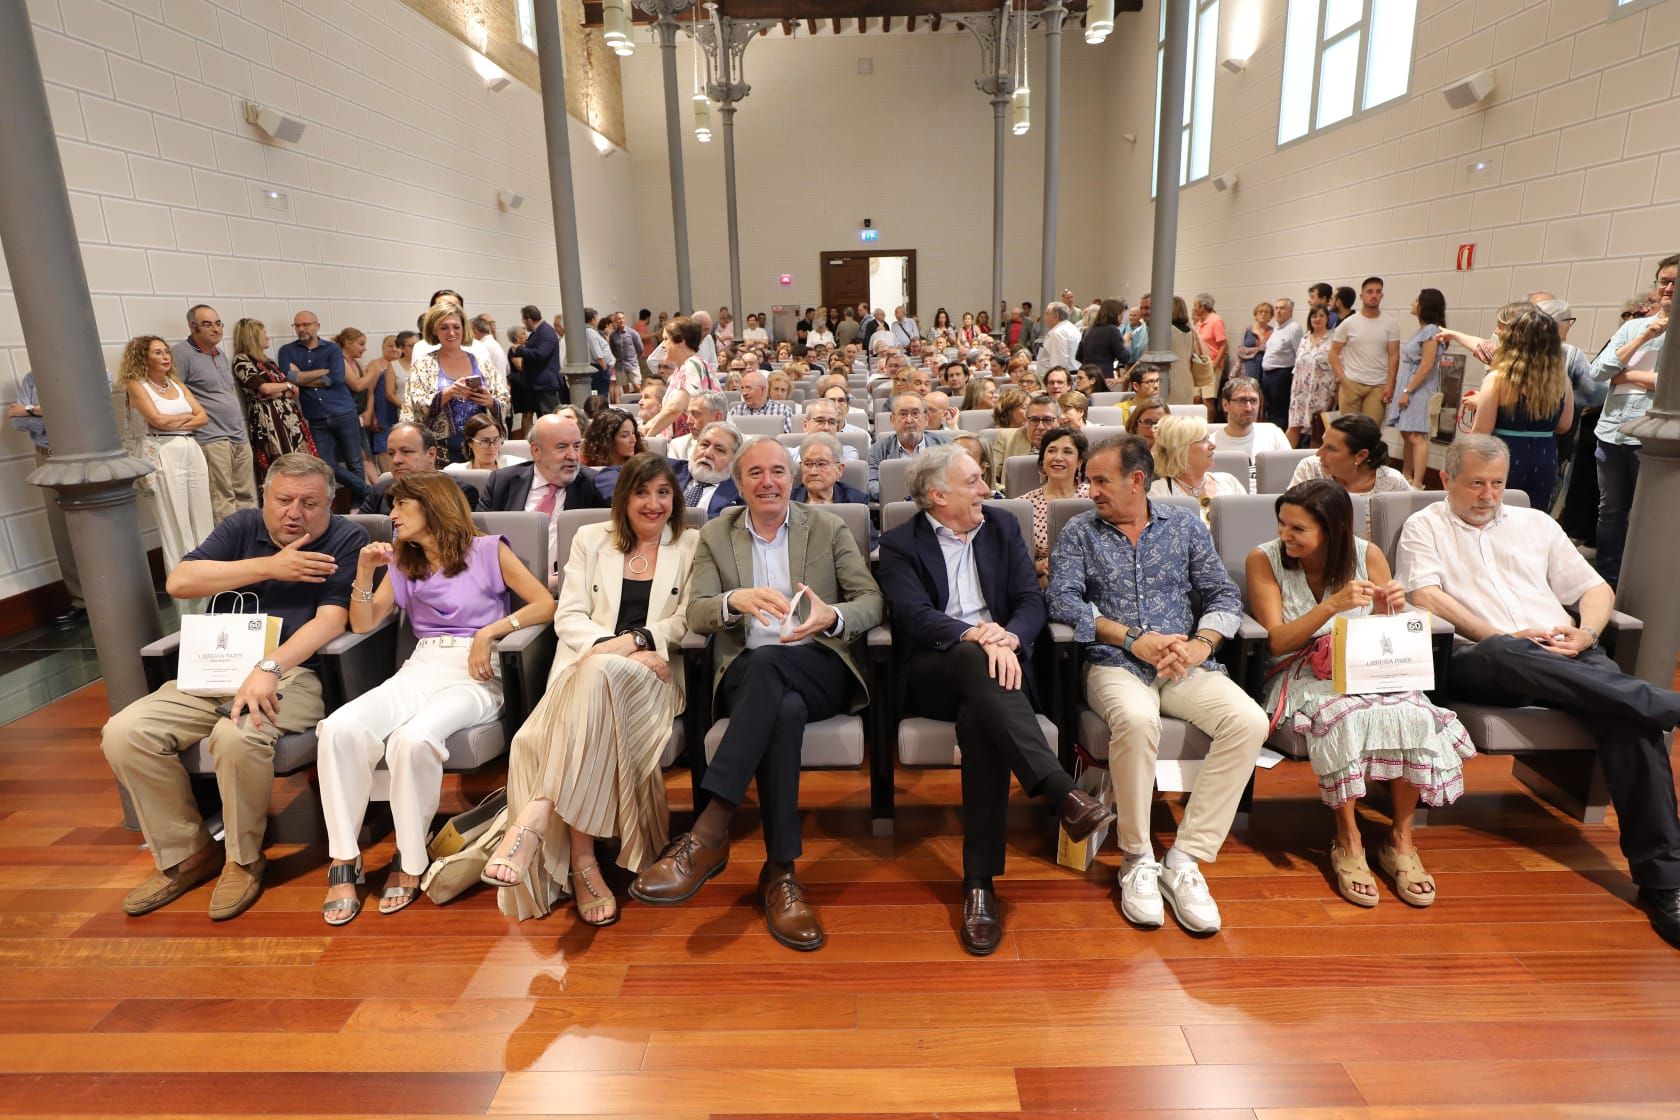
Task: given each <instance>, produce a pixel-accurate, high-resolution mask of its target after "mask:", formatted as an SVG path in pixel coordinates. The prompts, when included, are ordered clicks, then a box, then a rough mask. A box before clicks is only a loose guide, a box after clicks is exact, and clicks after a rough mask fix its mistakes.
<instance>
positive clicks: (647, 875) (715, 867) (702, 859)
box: [630, 832, 729, 906]
mask: <svg viewBox="0 0 1680 1120" xmlns="http://www.w3.org/2000/svg"><path fill="white" fill-rule="evenodd" d="M728 866H729V841H728V840H725V841H724V842H723V843H721V844H719V845H718V846H717V847H715V848H708V847H706V845H704V844H702V843H701V842H700V838H699V837H697V836H695V835H694V833H692V832H685V833H683V834H682V835H681V836H678V837H677V838H676V839H674V840H672V841H671V842H670V843H669V844H667V845H665V850H664V851H663V852H660V853H659V858H658V859H656V860H654V861H653V862H652V863H650V864H648V865H647V866H646V867H644V868H643V869H642V873H641V874H640V875H638V876H636V881H635V882H633V883H631V884H630V897H631V898H633V899H635V900H636V901H637V902H645V903H647V904H648V905H650V906H669V905H671V904H672V903H674V902H687V901H688V900H689V899H691V898H693V897H694V892H696V891H698V890H699V889H700V888H701V887H702V886H704V885H705V882H706V880H707V879H710V878H711V877H712V876H714V875H716V874H717V873H718V872H720V871H722V870H723V869H724V868H726V867H728Z"/></svg>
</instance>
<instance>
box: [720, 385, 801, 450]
mask: <svg viewBox="0 0 1680 1120" xmlns="http://www.w3.org/2000/svg"><path fill="white" fill-rule="evenodd" d="M729 415H731V416H779V417H781V420H782V433H783V434H784V435H785V434H787V433H788V432H791V431H793V417H794V411H793V402H792V401H773V400H771V399H770V378H769V377H768V376H767V375H766V374H765V373H764V372H763V371H761V370H752V371H750V372H749V373H747V374H746V375H745V376H743V377H742V378H741V400H740V402H739V403H738V404H735V405H732V406H731V407H730V409H729Z"/></svg>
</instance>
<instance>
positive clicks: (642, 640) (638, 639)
mask: <svg viewBox="0 0 1680 1120" xmlns="http://www.w3.org/2000/svg"><path fill="white" fill-rule="evenodd" d="M630 637H631V638H632V639H633V640H634V641H635V643H636V648H637V649H638V650H644V649H646V648H648V640H647V635H646V634H644V633H642V632H641V631H640V630H632V631H630Z"/></svg>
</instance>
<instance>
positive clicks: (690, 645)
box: [677, 630, 712, 654]
mask: <svg viewBox="0 0 1680 1120" xmlns="http://www.w3.org/2000/svg"><path fill="white" fill-rule="evenodd" d="M711 640H712V636H711V635H710V634H702V633H700V632H699V631H696V630H689V631H686V632H685V633H684V634H683V636H682V641H680V642H678V643H677V652H679V653H682V654H690V653H695V652H698V651H699V650H703V649H705V648H706V644H707V643H708V642H710V641H711Z"/></svg>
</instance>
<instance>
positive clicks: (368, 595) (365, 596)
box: [350, 583, 373, 603]
mask: <svg viewBox="0 0 1680 1120" xmlns="http://www.w3.org/2000/svg"><path fill="white" fill-rule="evenodd" d="M350 591H351V593H352V594H353V595H355V597H356V602H358V603H371V602H373V589H372V588H371V587H370V588H368V589H367V590H365V591H364V590H362V589H361V588H360V587H357V586H356V585H355V584H353V583H352V584H351V585H350Z"/></svg>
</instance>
